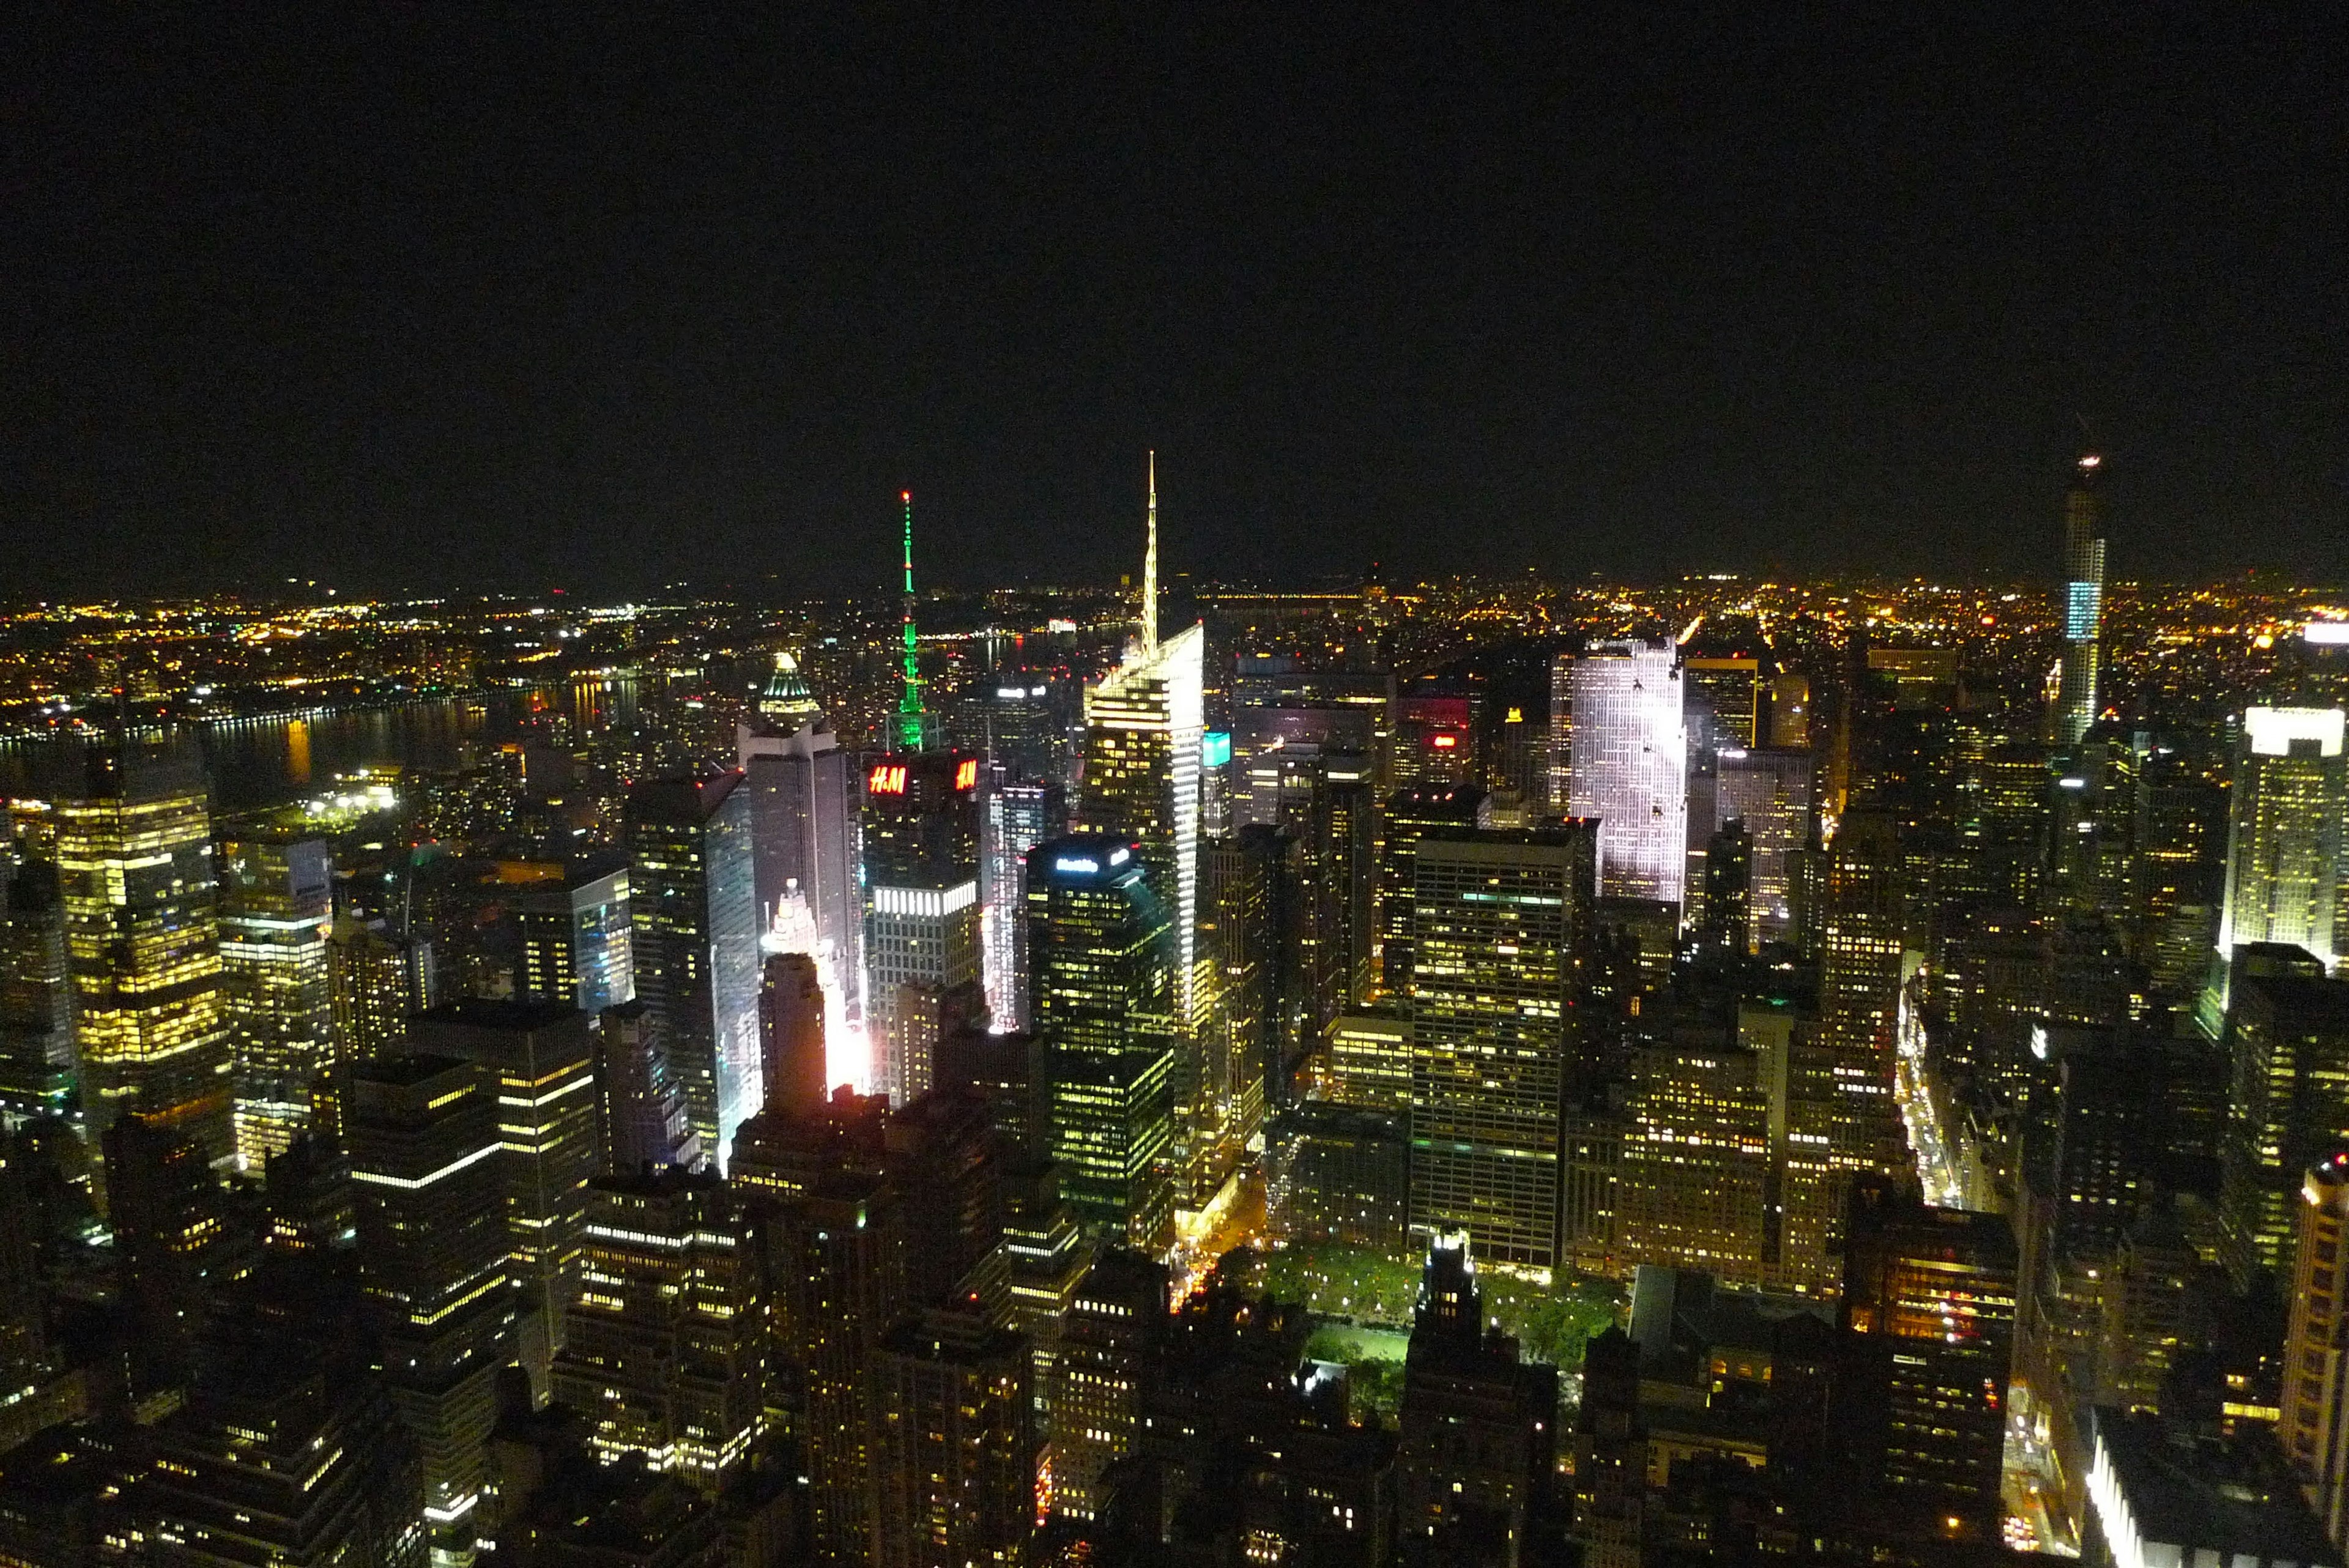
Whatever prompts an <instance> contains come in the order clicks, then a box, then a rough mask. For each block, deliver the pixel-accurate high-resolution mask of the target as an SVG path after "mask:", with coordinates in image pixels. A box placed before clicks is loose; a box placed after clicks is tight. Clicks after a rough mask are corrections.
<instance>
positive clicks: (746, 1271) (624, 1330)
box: [553, 1167, 767, 1492]
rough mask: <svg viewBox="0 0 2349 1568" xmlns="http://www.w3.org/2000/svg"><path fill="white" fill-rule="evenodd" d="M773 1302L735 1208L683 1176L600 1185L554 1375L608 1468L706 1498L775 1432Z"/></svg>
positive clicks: (642, 1173)
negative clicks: (679, 1482) (771, 1410)
mask: <svg viewBox="0 0 2349 1568" xmlns="http://www.w3.org/2000/svg"><path fill="white" fill-rule="evenodd" d="M765 1309H766V1298H765V1293H764V1292H763V1290H762V1288H761V1282H760V1277H759V1263H758V1260H757V1258H756V1256H755V1254H754V1251H753V1249H752V1244H751V1238H750V1233H749V1231H748V1229H747V1227H746V1224H745V1222H744V1220H743V1217H742V1214H741V1213H740V1208H739V1202H738V1199H737V1196H736V1195H735V1194H733V1193H731V1192H730V1190H729V1189H728V1187H727V1184H726V1183H725V1182H723V1181H721V1180H720V1179H719V1178H718V1177H717V1176H716V1175H715V1174H714V1173H712V1172H709V1171H707V1170H702V1171H687V1170H681V1169H678V1168H674V1167H671V1168H666V1169H657V1170H636V1171H631V1172H628V1173H626V1174H624V1175H611V1176H599V1177H597V1178H596V1179H595V1181H594V1182H593V1183H592V1184H591V1185H590V1187H589V1189H588V1192H587V1211H586V1225H585V1257H584V1264H583V1268H582V1271H581V1274H580V1290H579V1293H578V1294H577V1296H576V1298H575V1299H574V1300H573V1301H572V1302H571V1303H570V1305H569V1308H568V1312H567V1314H566V1316H567V1319H568V1324H569V1328H568V1332H567V1334H565V1336H564V1346H563V1350H562V1354H561V1355H558V1356H557V1357H556V1359H555V1362H554V1379H553V1386H554V1398H555V1400H556V1402H557V1403H559V1404H563V1405H567V1406H569V1407H571V1408H572V1409H574V1410H577V1411H580V1412H581V1413H582V1414H584V1415H585V1417H587V1418H588V1419H589V1420H590V1421H591V1422H593V1423H594V1429H593V1432H592V1434H591V1436H590V1437H589V1439H588V1440H589V1442H590V1444H591V1445H592V1446H593V1448H594V1449H595V1453H596V1456H597V1457H598V1458H599V1459H603V1460H605V1462H606V1463H609V1462H610V1461H612V1460H613V1459H617V1458H619V1457H620V1456H622V1455H624V1454H629V1453H637V1454H642V1455H644V1456H645V1458H646V1459H647V1462H648V1463H649V1464H650V1465H651V1467H652V1468H653V1469H657V1470H668V1471H674V1472H676V1473H678V1474H680V1475H683V1476H684V1477H686V1478H687V1479H688V1480H690V1481H691V1482H693V1484H695V1485H696V1486H698V1487H700V1488H702V1489H703V1490H707V1491H713V1492H714V1491H716V1490H718V1488H719V1484H720V1483H721V1482H722V1481H724V1480H726V1478H727V1477H728V1476H730V1474H732V1473H733V1471H734V1470H735V1469H737V1467H739V1466H740V1465H741V1463H742V1462H743V1461H744V1459H747V1458H748V1457H749V1454H750V1448H751V1445H752V1444H753V1443H755V1442H756V1441H757V1440H758V1438H759V1437H760V1435H761V1433H763V1432H764V1431H765V1430H766V1428H767V1414H766V1382H767V1366H766V1358H765V1357H766V1334H765V1332H764V1328H765V1322H766V1314H765Z"/></svg>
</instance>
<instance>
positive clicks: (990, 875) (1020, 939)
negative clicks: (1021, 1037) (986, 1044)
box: [979, 763, 1062, 1033]
mask: <svg viewBox="0 0 2349 1568" xmlns="http://www.w3.org/2000/svg"><path fill="white" fill-rule="evenodd" d="M988 767H989V769H991V770H992V772H993V774H994V778H993V780H992V782H991V783H990V784H989V785H988V790H987V799H986V803H985V807H986V815H985V817H984V819H983V821H982V822H981V824H980V828H979V839H980V845H979V857H980V859H981V861H982V862H983V864H984V868H985V872H986V880H985V885H984V886H983V887H982V888H981V889H980V897H979V909H980V919H981V922H982V923H981V927H980V930H979V946H980V950H981V951H980V968H981V969H982V971H984V973H985V978H986V984H987V1012H988V1017H989V1018H990V1019H991V1020H992V1021H993V1023H994V1026H995V1028H996V1029H997V1030H998V1031H999V1032H1002V1033H1025V1032H1026V1030H1027V1028H1028V914H1027V877H1028V852H1029V851H1030V849H1033V848H1035V847H1036V846H1038V845H1039V844H1041V843H1042V842H1043V841H1044V840H1045V839H1047V838H1050V836H1052V835H1054V834H1055V833H1057V832H1059V831H1060V822H1059V818H1060V817H1061V815H1062V813H1061V792H1060V789H1059V788H1058V787H1057V786H1056V785H1052V784H1020V783H1016V782H1013V781H1012V780H1011V779H1010V778H1009V774H1008V770H1006V769H1004V768H1003V767H1002V766H1001V765H1000V764H999V763H989V764H988Z"/></svg>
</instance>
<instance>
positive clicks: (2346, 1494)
mask: <svg viewBox="0 0 2349 1568" xmlns="http://www.w3.org/2000/svg"><path fill="white" fill-rule="evenodd" d="M2293 1218H2294V1220H2295V1221H2296V1223H2297V1225H2298V1228H2299V1232H2300V1237H2299V1244H2298V1246H2297V1247H2296V1249H2295V1252H2296V1257H2297V1262H2296V1266H2295V1268H2294V1270H2293V1280H2292V1290H2291V1292H2290V1297H2291V1301H2292V1317H2291V1326H2290V1328H2289V1330H2288V1331H2287V1332H2286V1334H2285V1335H2284V1349H2283V1354H2284V1368H2283V1409H2282V1418H2281V1419H2279V1420H2278V1421H2277V1422H2276V1437H2277V1438H2278V1440H2280V1441H2281V1442H2282V1444H2283V1450H2284V1454H2285V1457H2286V1458H2288V1459H2291V1460H2292V1468H2293V1469H2296V1470H2298V1471H2299V1472H2300V1478H2301V1481H2302V1484H2303V1485H2304V1486H2306V1487H2307V1488H2308V1493H2309V1501H2311V1502H2312V1503H2313V1504H2314V1505H2315V1507H2316V1511H2317V1513H2318V1515H2319V1516H2320V1517H2321V1518H2322V1519H2323V1521H2324V1528H2325V1532H2326V1533H2328V1534H2329V1535H2331V1536H2332V1537H2333V1540H2334V1541H2336V1542H2337V1541H2339V1540H2341V1539H2342V1538H2343V1537H2344V1535H2349V1273H2344V1270H2349V1253H2344V1250H2343V1247H2342V1242H2343V1240H2344V1235H2349V1155H2341V1154H2335V1155H2332V1156H2329V1157H2328V1158H2325V1159H2323V1160H2321V1161H2319V1162H2318V1163H2317V1164H2316V1165H2314V1166H2313V1167H2311V1168H2310V1169H2309V1171H2308V1174H2307V1176H2306V1177H2305V1178H2304V1179H2302V1182H2301V1185H2300V1203H2299V1206H2298V1212H2297V1213H2296V1214H2295V1215H2294V1217H2293Z"/></svg>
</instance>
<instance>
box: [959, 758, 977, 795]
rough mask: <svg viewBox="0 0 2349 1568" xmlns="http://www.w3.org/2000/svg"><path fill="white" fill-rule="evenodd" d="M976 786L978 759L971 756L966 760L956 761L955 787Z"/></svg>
mask: <svg viewBox="0 0 2349 1568" xmlns="http://www.w3.org/2000/svg"><path fill="white" fill-rule="evenodd" d="M955 788H957V789H977V788H978V758H977V757H973V758H971V759H970V760H969V761H968V762H963V763H956V764H955Z"/></svg>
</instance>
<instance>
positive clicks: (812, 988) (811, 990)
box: [759, 953, 832, 1117]
mask: <svg viewBox="0 0 2349 1568" xmlns="http://www.w3.org/2000/svg"><path fill="white" fill-rule="evenodd" d="M823 1011H824V1010H823V987H822V986H821V985H819V984H818V983H817V982H816V967H815V961H814V960H813V959H812V958H810V957H808V956H807V955H806V954H805V953H776V954H774V955H772V956H771V957H770V958H769V959H768V960H767V963H766V974H765V979H764V981H763V982H762V983H761V985H760V987H759V1056H760V1063H761V1069H762V1071H761V1077H762V1078H763V1080H764V1081H765V1085H766V1099H765V1101H764V1103H763V1105H762V1106H761V1109H771V1110H781V1111H782V1112H784V1113H785V1114H787V1115H790V1116H811V1117H812V1116H821V1115H822V1114H823V1103H824V1101H825V1100H826V1099H827V1098H829V1097H830V1095H831V1092H832V1084H831V1079H830V1078H829V1076H828V1075H826V1073H825V1062H824V1038H823Z"/></svg>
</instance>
